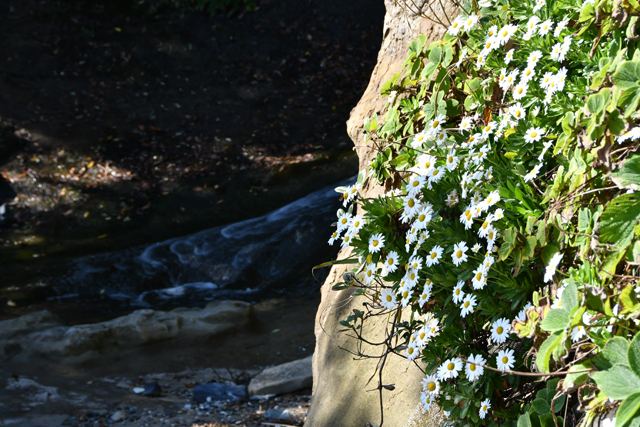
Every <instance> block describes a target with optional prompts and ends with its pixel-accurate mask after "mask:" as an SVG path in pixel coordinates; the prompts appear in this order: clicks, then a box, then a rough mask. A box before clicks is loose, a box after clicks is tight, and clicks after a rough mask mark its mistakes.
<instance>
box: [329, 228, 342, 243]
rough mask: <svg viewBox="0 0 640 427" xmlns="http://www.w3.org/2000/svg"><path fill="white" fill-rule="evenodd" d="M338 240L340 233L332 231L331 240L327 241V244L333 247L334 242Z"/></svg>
mask: <svg viewBox="0 0 640 427" xmlns="http://www.w3.org/2000/svg"><path fill="white" fill-rule="evenodd" d="M338 239H340V232H339V231H334V232H333V234H332V235H331V238H330V239H329V244H330V245H333V244H334V243H335V241H336V240H338Z"/></svg>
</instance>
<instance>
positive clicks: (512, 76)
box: [506, 70, 520, 89]
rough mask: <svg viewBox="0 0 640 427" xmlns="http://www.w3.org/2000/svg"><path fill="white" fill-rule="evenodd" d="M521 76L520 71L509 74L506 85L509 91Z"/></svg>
mask: <svg viewBox="0 0 640 427" xmlns="http://www.w3.org/2000/svg"><path fill="white" fill-rule="evenodd" d="M519 74H520V71H518V70H513V71H512V72H510V73H509V75H507V83H506V86H507V89H509V88H510V87H511V86H512V85H514V84H515V82H516V80H517V79H518V75H519Z"/></svg>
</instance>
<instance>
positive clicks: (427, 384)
mask: <svg viewBox="0 0 640 427" xmlns="http://www.w3.org/2000/svg"><path fill="white" fill-rule="evenodd" d="M422 391H424V392H425V393H427V394H430V395H432V396H437V395H438V394H440V381H438V377H437V376H436V375H427V377H426V378H425V379H423V380H422Z"/></svg>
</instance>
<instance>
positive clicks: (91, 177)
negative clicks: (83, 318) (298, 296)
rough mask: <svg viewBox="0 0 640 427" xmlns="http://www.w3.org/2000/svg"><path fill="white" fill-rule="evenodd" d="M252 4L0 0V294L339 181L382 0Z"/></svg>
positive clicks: (349, 158)
mask: <svg viewBox="0 0 640 427" xmlns="http://www.w3.org/2000/svg"><path fill="white" fill-rule="evenodd" d="M258 5H259V8H258V10H257V11H255V12H246V13H241V14H236V15H233V16H231V17H229V16H226V15H224V14H219V15H216V16H215V17H210V16H208V15H207V14H204V13H202V12H198V11H193V10H186V9H174V8H170V7H165V6H162V7H156V6H158V3H154V2H153V1H145V2H129V1H118V2H107V1H98V2H96V1H81V0H77V1H73V0H64V1H63V0H59V1H55V0H44V1H35V0H23V1H18V0H7V1H4V2H2V4H0V16H3V17H4V23H3V25H2V27H0V37H2V40H3V43H2V45H1V46H0V117H1V119H0V173H1V174H2V179H3V181H2V182H3V185H4V184H7V187H8V188H7V189H6V190H7V191H5V189H4V187H2V194H3V195H4V194H5V193H6V194H8V195H9V194H10V193H11V192H15V193H16V194H17V196H16V197H15V198H13V200H12V201H11V202H9V203H7V204H6V208H5V209H6V211H7V212H6V214H4V215H3V218H5V220H4V221H2V225H0V274H2V275H3V281H2V286H1V288H3V289H9V288H12V289H13V291H15V290H16V289H17V288H19V287H22V286H31V287H32V288H35V289H36V290H37V288H38V286H40V285H38V277H39V276H40V274H41V273H42V272H43V271H46V270H47V269H49V268H51V266H52V265H54V264H56V263H59V262H62V261H65V260H69V259H72V258H75V257H78V256H80V255H88V254H92V253H100V252H104V251H114V250H121V249H125V248H128V247H132V246H138V245H141V244H146V243H151V242H157V241H161V240H165V239H169V238H173V237H177V236H183V235H186V234H189V233H193V232H196V231H200V230H204V229H208V228H211V227H214V226H218V225H221V224H228V223H232V222H236V221H239V220H243V219H247V218H251V217H255V216H258V215H261V214H264V213H266V212H269V211H271V210H273V209H275V208H277V207H279V206H282V205H284V204H286V203H289V202H291V201H293V200H296V199H298V198H300V197H302V196H304V195H306V194H308V193H310V192H311V191H314V190H317V189H318V188H320V187H322V186H324V185H327V184H330V183H334V182H337V181H339V180H340V179H344V178H346V177H349V176H353V175H355V173H356V171H357V161H356V159H355V157H354V155H353V152H352V150H351V148H352V145H351V142H350V141H349V139H348V136H347V134H346V131H345V125H344V122H345V121H346V119H347V118H348V115H349V111H350V110H351V108H353V106H354V105H355V104H356V103H357V100H358V99H359V97H360V96H361V94H362V92H363V91H364V89H365V87H366V84H367V82H368V79H369V75H370V73H371V70H372V69H373V66H374V65H375V61H376V54H377V50H378V48H379V46H380V39H381V36H382V34H381V28H382V22H383V17H384V4H383V2H381V1H378V2H370V1H366V0H358V1H351V2H343V1H340V0H322V1H321V0H304V1H301V0H283V1H273V0H263V1H260V2H259V3H258ZM0 204H1V203H0ZM329 224H330V218H328V219H327V235H328V234H329V233H328V232H329V228H328V225H329ZM320 261H323V260H320ZM36 293H37V292H36ZM7 304H8V305H7ZM12 304H13V305H12ZM24 304H26V306H25V305H24ZM19 305H21V307H16V306H15V301H12V300H11V299H10V298H8V297H3V296H1V295H0V306H2V307H3V308H2V310H3V311H5V310H6V311H5V313H3V317H7V316H8V317H11V316H12V313H15V314H20V313H23V312H25V311H29V310H32V309H33V308H31V309H29V307H28V301H24V302H21V303H20V304H19ZM15 314H13V315H15Z"/></svg>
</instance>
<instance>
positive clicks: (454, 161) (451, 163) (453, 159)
mask: <svg viewBox="0 0 640 427" xmlns="http://www.w3.org/2000/svg"><path fill="white" fill-rule="evenodd" d="M455 154H456V152H455V151H453V150H451V151H449V155H448V156H447V160H446V166H447V169H448V170H449V171H453V170H455V168H456V167H457V166H458V157H457V156H456V155H455Z"/></svg>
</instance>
